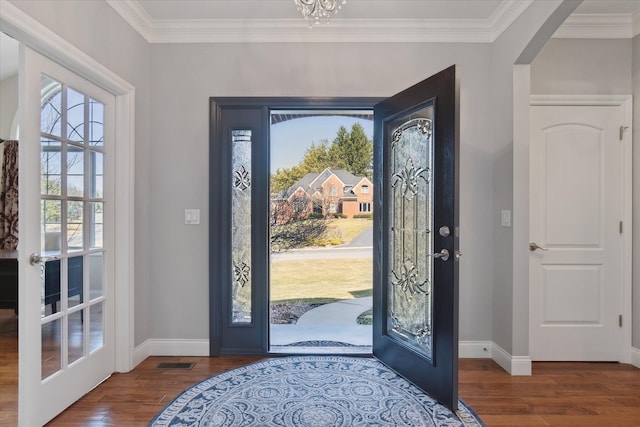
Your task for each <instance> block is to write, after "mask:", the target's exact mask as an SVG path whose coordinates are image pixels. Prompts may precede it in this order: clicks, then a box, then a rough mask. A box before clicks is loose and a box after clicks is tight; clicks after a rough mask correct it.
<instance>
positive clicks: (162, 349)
mask: <svg viewBox="0 0 640 427" xmlns="http://www.w3.org/2000/svg"><path fill="white" fill-rule="evenodd" d="M149 356H209V340H207V339H203V340H182V339H171V340H167V339H149V340H146V341H145V342H143V343H142V344H140V345H139V346H137V347H136V349H135V351H134V353H133V364H134V366H137V365H139V364H140V363H141V362H142V361H143V360H145V359H146V358H147V357H149ZM458 356H459V357H460V358H461V359H493V360H494V361H495V362H496V363H497V364H498V365H499V366H500V367H501V368H502V369H504V370H505V371H507V372H508V373H509V374H511V375H514V376H515V375H531V358H530V357H529V356H512V355H511V354H509V353H508V352H507V351H505V350H504V349H503V348H502V347H500V346H499V345H497V344H496V343H494V342H492V341H461V342H460V343H459V347H458ZM631 359H632V363H633V364H634V365H635V366H638V367H640V350H638V349H632V354H631Z"/></svg>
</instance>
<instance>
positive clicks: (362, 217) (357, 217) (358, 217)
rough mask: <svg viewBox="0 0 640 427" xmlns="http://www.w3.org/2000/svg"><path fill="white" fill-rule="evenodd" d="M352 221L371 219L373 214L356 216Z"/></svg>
mask: <svg viewBox="0 0 640 427" xmlns="http://www.w3.org/2000/svg"><path fill="white" fill-rule="evenodd" d="M353 219H373V214H356V215H354V216H353Z"/></svg>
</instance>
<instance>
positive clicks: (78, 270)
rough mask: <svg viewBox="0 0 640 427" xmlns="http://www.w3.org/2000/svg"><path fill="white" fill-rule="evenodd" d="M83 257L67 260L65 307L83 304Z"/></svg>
mask: <svg viewBox="0 0 640 427" xmlns="http://www.w3.org/2000/svg"><path fill="white" fill-rule="evenodd" d="M83 270H84V257H83V256H74V257H71V258H67V307H68V308H72V307H75V306H76V305H80V304H82V303H83V302H84V275H83Z"/></svg>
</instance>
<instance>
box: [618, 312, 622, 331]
mask: <svg viewBox="0 0 640 427" xmlns="http://www.w3.org/2000/svg"><path fill="white" fill-rule="evenodd" d="M618 326H620V327H621V328H622V314H618Z"/></svg>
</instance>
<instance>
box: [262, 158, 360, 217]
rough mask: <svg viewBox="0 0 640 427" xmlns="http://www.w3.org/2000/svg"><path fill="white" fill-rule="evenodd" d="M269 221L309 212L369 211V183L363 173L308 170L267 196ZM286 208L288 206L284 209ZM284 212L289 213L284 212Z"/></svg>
mask: <svg viewBox="0 0 640 427" xmlns="http://www.w3.org/2000/svg"><path fill="white" fill-rule="evenodd" d="M271 206H272V211H273V212H274V213H275V215H274V217H275V218H274V217H272V221H274V222H275V223H282V222H286V221H287V220H289V216H290V215H294V214H295V215H296V216H298V217H299V218H302V217H305V216H307V215H309V214H310V213H312V212H313V213H317V214H322V215H325V216H326V215H331V214H342V215H344V216H345V217H347V218H353V217H354V215H370V214H373V183H372V182H371V181H370V180H369V178H367V177H364V176H355V175H353V174H352V173H350V172H349V171H346V170H343V169H337V170H331V169H329V168H327V169H325V170H323V171H322V172H311V173H308V174H307V175H305V176H304V177H302V179H300V180H299V181H298V182H296V183H295V184H293V185H292V186H291V187H289V188H288V189H286V190H284V191H282V192H280V193H279V194H278V195H276V196H275V197H273V198H272V199H271ZM287 207H288V209H287ZM287 212H290V214H288V213H287Z"/></svg>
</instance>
